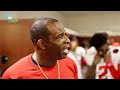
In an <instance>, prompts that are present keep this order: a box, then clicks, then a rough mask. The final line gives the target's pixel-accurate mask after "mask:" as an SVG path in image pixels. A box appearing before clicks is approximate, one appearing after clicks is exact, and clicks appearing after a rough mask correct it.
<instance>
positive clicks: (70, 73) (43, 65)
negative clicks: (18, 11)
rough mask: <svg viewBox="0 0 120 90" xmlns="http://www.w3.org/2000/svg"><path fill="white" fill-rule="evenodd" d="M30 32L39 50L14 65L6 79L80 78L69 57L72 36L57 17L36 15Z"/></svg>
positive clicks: (7, 72)
mask: <svg viewBox="0 0 120 90" xmlns="http://www.w3.org/2000/svg"><path fill="white" fill-rule="evenodd" d="M30 35H31V40H32V42H33V46H34V50H35V52H34V53H32V54H29V55H28V56H26V57H24V58H22V59H20V60H19V61H18V62H16V63H15V64H13V65H12V66H10V67H9V68H8V69H7V70H6V71H5V73H4V74H3V76H2V79H78V70H77V66H76V64H75V62H74V61H73V60H72V59H70V58H69V57H67V54H68V53H69V50H68V48H69V47H70V40H69V38H68V37H67V36H66V33H65V29H64V27H63V26H62V24H61V23H60V22H59V21H58V20H57V19H54V18H47V17H43V18H38V19H36V20H35V22H34V23H33V24H32V26H31V28H30Z"/></svg>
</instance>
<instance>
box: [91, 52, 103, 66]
mask: <svg viewBox="0 0 120 90" xmlns="http://www.w3.org/2000/svg"><path fill="white" fill-rule="evenodd" d="M101 58H102V57H101V56H100V55H99V53H97V54H96V56H95V59H94V62H93V65H97V64H98V63H99V62H100V60H101Z"/></svg>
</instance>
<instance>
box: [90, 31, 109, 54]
mask: <svg viewBox="0 0 120 90" xmlns="http://www.w3.org/2000/svg"><path fill="white" fill-rule="evenodd" d="M109 44H110V41H109V36H108V34H107V33H95V34H94V35H93V36H92V37H91V40H90V46H94V47H95V48H96V50H97V51H103V54H105V53H106V52H107V50H108V49H109Z"/></svg>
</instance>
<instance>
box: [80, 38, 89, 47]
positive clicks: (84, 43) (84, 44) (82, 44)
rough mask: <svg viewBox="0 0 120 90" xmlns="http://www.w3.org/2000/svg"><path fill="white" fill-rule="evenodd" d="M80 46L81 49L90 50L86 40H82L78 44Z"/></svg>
mask: <svg viewBox="0 0 120 90" xmlns="http://www.w3.org/2000/svg"><path fill="white" fill-rule="evenodd" d="M80 46H81V47H83V48H90V44H89V41H88V40H84V41H83V42H81V43H80Z"/></svg>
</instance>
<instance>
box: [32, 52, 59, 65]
mask: <svg viewBox="0 0 120 90" xmlns="http://www.w3.org/2000/svg"><path fill="white" fill-rule="evenodd" d="M32 57H33V58H34V60H35V61H37V62H38V63H39V64H40V65H41V66H44V67H52V66H54V65H56V62H57V61H56V62H53V61H52V60H50V58H49V60H48V59H45V58H42V56H40V55H39V54H38V53H37V52H34V54H33V56H32Z"/></svg>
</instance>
